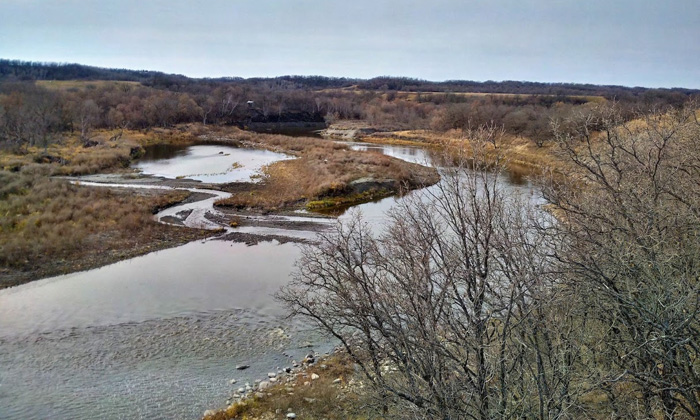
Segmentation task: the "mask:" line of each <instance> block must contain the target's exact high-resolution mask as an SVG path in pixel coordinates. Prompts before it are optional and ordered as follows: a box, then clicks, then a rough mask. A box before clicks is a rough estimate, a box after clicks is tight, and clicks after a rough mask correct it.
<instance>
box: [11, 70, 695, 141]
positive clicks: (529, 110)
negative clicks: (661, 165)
mask: <svg viewBox="0 0 700 420" xmlns="http://www.w3.org/2000/svg"><path fill="white" fill-rule="evenodd" d="M699 93H700V91H697V90H691V89H647V88H627V87H622V86H596V85H577V84H548V83H533V82H512V81H506V82H471V81H447V82H429V81H425V80H418V79H409V78H396V77H379V78H375V79H370V80H360V79H346V78H331V77H323V76H282V77H276V78H250V79H242V78H218V79H194V78H188V77H185V76H182V75H172V74H165V73H161V72H154V71H136V70H126V69H104V68H99V67H91V66H84V65H79V64H57V63H35V62H24V61H16V60H2V59H0V147H12V148H21V147H23V146H25V145H36V144H42V145H45V144H47V143H50V142H52V141H54V140H56V139H60V137H61V135H63V133H65V132H75V131H77V132H79V133H80V136H81V137H82V138H83V139H84V140H85V141H88V140H89V137H90V132H91V130H93V129H95V128H111V129H114V128H131V129H149V128H151V127H168V126H172V125H175V124H181V123H191V122H200V123H203V124H223V125H238V126H246V125H248V124H250V123H253V122H255V123H258V122H294V121H314V122H318V121H324V120H325V121H327V122H333V121H336V120H363V121H366V122H367V123H368V124H370V125H372V126H373V127H375V128H378V129H386V130H397V129H431V130H435V131H446V130H454V129H456V130H461V129H468V128H474V127H478V126H481V125H484V124H491V125H496V126H501V127H503V129H504V130H505V131H506V132H507V133H509V134H511V135H515V136H521V137H525V138H529V139H531V140H532V141H533V142H535V143H537V144H538V145H540V144H542V143H543V142H545V141H547V140H549V139H550V138H551V130H550V127H551V122H552V121H553V120H556V121H561V122H564V123H565V122H566V121H567V120H572V119H573V118H574V117H575V116H576V115H577V114H581V112H579V111H586V109H587V108H591V107H592V106H594V105H595V104H596V103H598V102H601V101H603V102H605V101H612V100H614V101H616V102H617V103H618V104H619V108H620V110H621V112H622V114H623V115H626V116H628V117H629V118H632V117H633V116H634V115H635V113H636V112H637V110H647V109H651V108H654V109H657V110H661V109H664V108H668V107H679V106H681V105H682V104H684V103H685V102H686V101H687V100H688V99H689V98H691V97H694V96H697V95H698V94H699ZM563 126H564V127H565V124H564V125H563ZM561 127H562V125H560V128H561Z"/></svg>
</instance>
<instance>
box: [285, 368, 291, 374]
mask: <svg viewBox="0 0 700 420" xmlns="http://www.w3.org/2000/svg"><path fill="white" fill-rule="evenodd" d="M284 372H285V373H292V368H290V367H286V368H284Z"/></svg>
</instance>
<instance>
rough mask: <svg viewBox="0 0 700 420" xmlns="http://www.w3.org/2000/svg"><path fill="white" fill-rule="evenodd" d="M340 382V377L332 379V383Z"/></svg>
mask: <svg viewBox="0 0 700 420" xmlns="http://www.w3.org/2000/svg"><path fill="white" fill-rule="evenodd" d="M341 382H342V379H340V378H337V379H334V380H333V383H334V384H339V383H341Z"/></svg>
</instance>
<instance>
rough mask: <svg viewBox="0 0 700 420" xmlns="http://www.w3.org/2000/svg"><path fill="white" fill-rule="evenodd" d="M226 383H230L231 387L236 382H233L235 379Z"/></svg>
mask: <svg viewBox="0 0 700 420" xmlns="http://www.w3.org/2000/svg"><path fill="white" fill-rule="evenodd" d="M228 383H230V384H231V385H233V384H235V383H236V380H235V379H231V380H230V381H228Z"/></svg>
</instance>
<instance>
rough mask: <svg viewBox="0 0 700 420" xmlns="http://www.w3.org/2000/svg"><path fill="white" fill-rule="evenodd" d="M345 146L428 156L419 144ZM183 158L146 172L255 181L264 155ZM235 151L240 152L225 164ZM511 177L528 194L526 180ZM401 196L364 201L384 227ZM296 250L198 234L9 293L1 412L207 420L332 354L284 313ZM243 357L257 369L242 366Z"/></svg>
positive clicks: (4, 305)
mask: <svg viewBox="0 0 700 420" xmlns="http://www.w3.org/2000/svg"><path fill="white" fill-rule="evenodd" d="M351 147H353V148H355V149H358V150H376V151H379V152H382V153H385V154H388V155H391V156H395V157H398V158H401V159H405V160H409V161H412V162H418V163H423V164H432V160H431V157H430V153H429V152H428V151H427V150H425V149H421V148H415V147H406V146H384V145H382V146H377V145H369V144H361V143H355V144H352V146H351ZM212 148H218V149H219V150H215V149H212ZM220 152H223V153H220ZM178 153H180V154H179V155H177V156H174V155H168V156H162V157H160V158H154V159H153V160H152V161H151V163H150V165H151V167H154V166H157V165H161V166H163V165H164V164H165V162H166V161H170V162H169V163H168V164H167V167H168V171H169V172H166V171H164V170H153V171H152V172H153V173H158V174H159V175H162V176H170V177H177V176H181V175H198V174H199V175H200V176H202V177H205V178H206V177H208V176H215V177H221V176H224V175H226V174H228V175H232V174H231V173H230V172H232V171H234V170H232V169H231V168H234V169H235V170H237V169H244V168H245V171H247V172H246V175H245V176H246V177H248V178H249V177H250V176H251V174H253V173H251V170H252V172H255V170H254V169H251V168H252V167H254V166H256V165H258V166H259V164H260V162H259V161H256V162H255V163H254V164H251V165H247V164H245V163H244V164H240V166H239V165H233V164H232V162H231V161H230V160H231V159H234V160H235V159H238V160H236V162H238V163H240V160H241V159H240V157H239V156H237V155H235V153H236V151H231V150H228V149H222V148H221V147H219V146H207V147H203V146H195V147H194V149H182V151H181V152H178ZM245 153H247V152H245ZM227 155H229V156H232V157H231V158H230V159H229V160H228V161H226V163H222V162H223V161H222V160H223V159H224V158H225V157H227ZM262 155H265V153H262ZM188 156H189V157H188ZM203 156H206V157H203ZM268 157H269V158H270V159H272V160H273V161H274V160H275V159H280V158H284V156H268ZM178 159H180V162H183V166H178ZM207 160H208V162H207ZM217 160H218V162H217V164H213V163H212V161H217ZM263 161H264V162H266V163H269V160H265V159H263ZM193 162H194V163H193ZM218 163H222V165H223V166H221V165H218ZM263 164H264V163H263ZM139 165H142V167H143V168H146V167H147V166H148V165H149V163H148V161H144V162H142V163H140V164H139ZM193 168H194V169H193ZM146 171H148V169H146ZM207 171H209V173H210V174H209V175H207V174H205V172H207ZM201 174H204V175H201ZM211 174H213V175H211ZM238 175H241V174H233V175H232V176H238ZM253 175H254V174H253ZM241 176H243V175H241ZM207 179H211V178H207ZM225 182H229V181H225ZM504 182H505V183H506V184H507V186H508V188H512V189H514V190H518V191H521V192H527V191H530V190H531V187H530V186H529V185H528V184H527V183H516V182H509V181H508V180H504ZM396 200H397V199H396V198H386V199H383V200H380V201H378V202H374V203H366V204H362V205H360V206H358V207H359V209H360V210H361V211H362V212H363V214H364V215H365V217H366V218H367V219H368V220H369V221H370V222H372V223H373V224H375V225H376V226H381V225H382V223H383V220H384V216H383V214H384V212H385V211H386V210H388V209H389V208H390V207H391V206H392V205H393V204H394V203H395V202H396ZM210 205H211V204H207V205H202V204H201V203H200V204H199V205H198V206H199V208H202V207H206V206H210ZM195 207H197V206H195ZM176 211H177V209H175V210H173V209H169V210H167V211H166V212H164V213H162V214H161V215H159V216H163V215H166V214H172V213H174V212H176ZM168 212H169V213H168ZM193 213H195V212H193ZM200 216H201V217H203V215H200ZM300 217H302V218H303V215H302V216H300ZM340 217H341V218H343V217H347V216H340ZM192 223H198V221H197V220H194V221H192ZM258 229H259V228H258ZM277 233H279V232H277ZM304 235H306V236H307V237H312V236H313V233H312V232H304ZM299 254H300V250H299V248H298V246H297V245H295V244H292V243H285V244H280V243H277V242H276V241H272V242H261V243H259V244H257V245H254V246H248V245H245V244H241V243H233V242H227V241H221V240H205V241H196V242H192V243H189V244H186V245H183V246H180V247H177V248H172V249H167V250H163V251H158V252H154V253H151V254H148V255H145V256H141V257H137V258H134V259H130V260H127V261H123V262H119V263H116V264H112V265H109V266H106V267H102V268H99V269H96V270H90V271H86V272H80V273H73V274H69V275H65V276H59V277H54V278H49V279H44V280H39V281H35V282H32V283H28V284H25V285H22V286H18V287H13V288H10V289H5V290H1V291H0V419H20V418H52V419H81V418H94V417H99V418H109V419H112V418H114V419H118V418H125V419H132V418H149V419H154V418H177V419H193V418H199V417H201V415H202V413H203V412H204V411H205V410H206V409H209V408H216V407H223V406H224V403H225V401H226V399H227V398H228V397H229V396H230V395H231V394H232V392H233V391H234V390H235V389H236V388H238V387H239V386H241V384H244V383H245V382H250V383H251V384H252V383H253V381H254V380H255V379H259V378H263V377H265V376H266V373H267V372H269V371H272V370H276V368H278V367H285V366H289V365H290V364H291V361H292V360H293V359H296V360H300V359H301V358H303V355H304V354H306V353H308V352H310V351H312V350H313V351H316V352H321V353H322V352H328V351H330V350H331V348H332V342H330V341H329V340H327V339H326V338H324V337H322V336H320V335H319V334H318V333H317V332H316V331H314V330H313V329H310V328H308V327H307V326H306V325H305V324H304V323H303V322H302V321H299V320H295V321H290V320H287V319H285V317H284V315H285V311H284V308H282V307H280V305H279V304H278V303H277V302H276V301H275V300H274V298H273V294H274V293H275V292H276V291H277V290H278V289H279V288H280V287H281V286H283V285H285V284H286V283H287V282H288V281H289V279H290V273H291V272H292V271H293V269H294V263H295V261H296V259H297V258H298V257H299ZM241 364H247V365H250V368H249V369H247V370H243V371H238V370H236V368H235V367H236V366H237V365H241ZM231 379H236V380H237V383H236V384H235V385H232V384H230V380H231Z"/></svg>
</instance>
